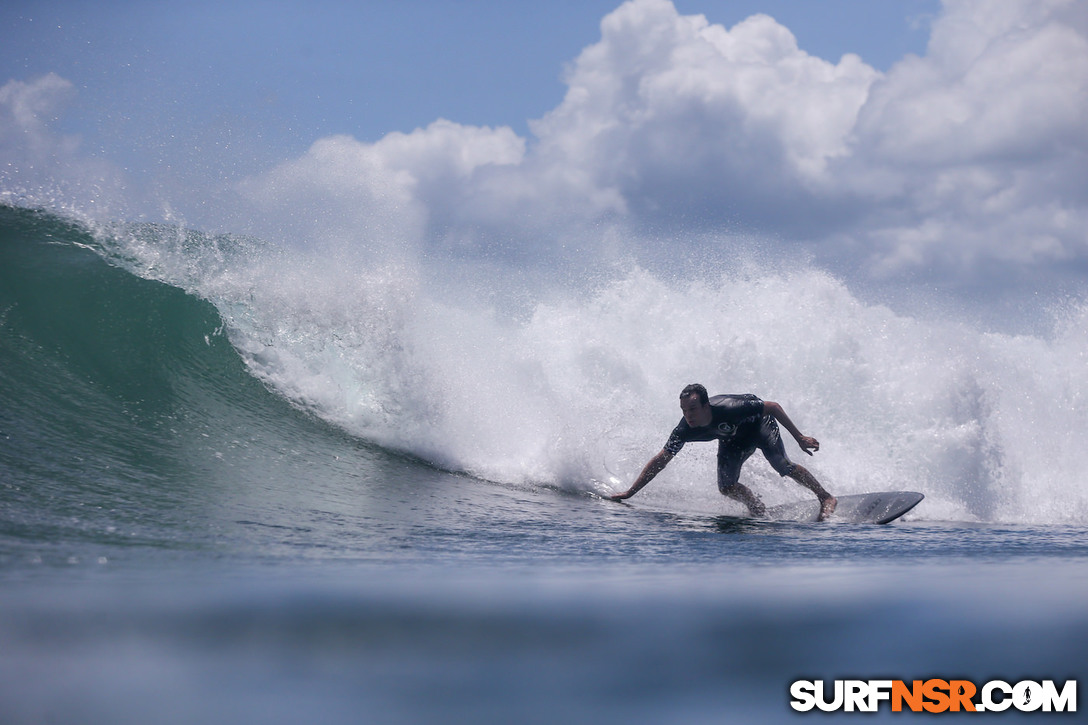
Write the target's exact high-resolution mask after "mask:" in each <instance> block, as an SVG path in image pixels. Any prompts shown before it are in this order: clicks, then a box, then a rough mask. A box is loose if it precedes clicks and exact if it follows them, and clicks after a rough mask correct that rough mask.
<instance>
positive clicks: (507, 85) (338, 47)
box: [0, 0, 939, 163]
mask: <svg viewBox="0 0 1088 725" xmlns="http://www.w3.org/2000/svg"><path fill="white" fill-rule="evenodd" d="M619 4H620V0H605V1H602V0H556V1H555V2H550V3H531V2H510V1H509V0H466V1H463V2H455V1H453V0H396V1H394V0H382V1H379V2H358V3H354V2H353V3H349V2H327V1H322V0H317V1H314V2H254V1H252V0H247V1H241V2H222V1H219V2H206V1H205V0H197V1H195V2H184V3H175V2H148V1H146V0H144V1H140V0H133V1H130V2H118V1H116V0H104V1H103V2H87V1H86V0H67V1H66V0H59V1H58V0H53V1H47V2H13V3H6V4H5V5H4V7H3V8H2V9H0V27H3V28H4V31H3V33H4V36H3V42H2V43H0V82H2V81H6V80H11V79H19V80H26V79H29V78H33V77H36V76H40V75H43V74H45V73H49V72H53V73H57V74H58V75H60V76H61V77H63V78H66V79H68V80H69V81H71V82H72V83H73V84H74V85H75V86H76V88H77V89H78V95H79V101H78V103H77V104H75V107H74V108H73V109H72V113H71V115H69V116H66V117H65V119H64V123H63V127H64V128H65V129H67V130H71V131H73V132H79V133H81V134H82V135H83V137H84V139H85V141H86V142H87V143H88V144H90V145H91V146H96V145H98V146H103V147H105V150H106V154H107V155H108V156H110V157H112V158H122V157H124V156H126V155H128V153H129V152H128V147H129V145H130V144H131V143H132V141H133V140H136V141H137V142H138V143H139V144H140V146H141V147H142V148H143V149H146V148H149V147H158V148H162V149H164V152H167V153H168V152H169V148H170V146H171V144H172V143H176V145H178V146H184V145H186V144H192V143H202V142H205V141H206V139H207V137H208V134H209V133H214V132H215V130H216V126H217V124H218V125H219V127H220V128H222V127H224V126H225V125H227V124H230V125H231V126H232V128H233V130H234V132H235V135H239V134H254V135H256V134H260V135H261V137H262V138H263V139H264V140H265V142H264V144H258V143H256V142H254V143H253V145H252V147H251V148H249V149H248V151H249V152H250V153H252V154H256V155H258V156H259V157H261V158H262V160H264V161H267V160H272V159H276V158H277V157H279V156H280V155H287V154H289V153H292V152H301V151H303V150H305V148H306V147H308V146H309V144H310V143H312V142H313V141H314V140H315V139H317V138H319V137H321V136H325V135H329V134H334V133H348V134H351V135H353V136H355V137H356V138H358V139H360V140H365V141H376V140H378V139H379V138H381V137H382V136H384V135H385V134H386V133H388V132H390V131H405V132H407V131H411V130H412V129H414V128H417V127H421V126H426V125H427V124H429V123H431V122H432V121H434V120H435V119H438V118H446V119H450V120H453V121H457V122H459V123H464V124H472V125H486V126H495V125H507V126H511V127H512V128H513V129H514V130H515V131H517V132H518V133H519V134H523V135H525V134H527V133H528V128H527V121H528V120H529V119H534V118H539V117H540V116H542V115H544V114H545V113H546V112H547V111H549V110H551V109H552V108H554V107H555V106H556V105H558V103H559V102H560V101H561V100H562V97H563V93H564V91H565V88H564V85H563V83H562V74H563V70H564V67H565V66H566V64H568V63H570V62H571V61H572V60H574V58H576V57H577V55H578V53H579V52H580V51H581V50H582V49H583V48H584V47H586V46H588V45H590V44H591V43H593V42H595V41H596V40H598V39H599V37H600V29H599V25H600V21H601V19H602V18H603V17H604V16H605V15H606V14H607V13H609V12H610V11H612V10H614V9H615V8H616V7H617V6H618V5H619ZM676 7H677V10H679V11H680V12H681V13H683V14H697V13H701V14H704V15H706V16H707V19H708V20H709V21H710V22H712V23H720V24H724V25H727V26H732V25H734V24H736V23H737V22H739V21H741V20H743V19H744V18H746V17H748V16H749V15H752V14H754V13H760V12H761V13H767V14H770V15H772V16H774V17H775V18H776V19H778V20H779V21H780V22H782V23H783V24H785V25H786V26H787V27H789V28H790V30H791V31H793V33H794V34H795V35H796V36H797V37H798V41H799V44H800V45H801V47H802V48H804V49H805V50H806V51H808V52H809V53H812V54H814V55H817V56H820V57H823V58H826V59H828V60H832V61H835V60H838V58H839V57H840V56H841V55H842V54H843V53H847V52H853V53H857V54H859V55H861V56H862V58H863V59H865V60H866V62H868V63H869V64H870V65H873V66H875V67H877V68H879V69H886V68H888V67H890V66H891V65H892V63H894V62H895V61H897V60H899V59H900V58H901V57H902V56H903V55H905V54H906V53H909V52H913V53H923V52H924V50H925V44H926V41H927V39H928V20H929V19H930V18H932V17H933V16H934V15H935V13H936V12H937V10H938V9H939V3H938V2H936V1H935V0H887V1H882V2H875V3H874V2H871V1H868V0H824V1H822V2H818V3H817V2H811V0H681V1H680V2H677V3H676ZM165 127H170V129H171V132H172V134H173V138H170V135H169V134H165V135H164V134H163V133H162V129H163V128H165ZM142 153H143V152H141V154H142ZM138 155H139V154H138ZM129 161H130V162H133V163H134V162H135V161H134V160H133V159H129Z"/></svg>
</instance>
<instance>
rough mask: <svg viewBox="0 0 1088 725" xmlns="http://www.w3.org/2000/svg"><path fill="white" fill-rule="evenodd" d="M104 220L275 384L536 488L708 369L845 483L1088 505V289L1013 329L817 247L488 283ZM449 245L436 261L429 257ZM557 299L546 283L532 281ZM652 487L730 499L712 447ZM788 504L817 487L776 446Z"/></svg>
mask: <svg viewBox="0 0 1088 725" xmlns="http://www.w3.org/2000/svg"><path fill="white" fill-rule="evenodd" d="M134 229H135V231H133V230H129V231H128V232H126V233H117V232H116V230H115V231H113V232H111V234H110V235H105V236H104V237H101V239H103V240H104V241H103V245H104V247H105V248H107V249H109V250H110V251H109V254H112V255H113V256H115V257H116V258H117V259H119V260H127V261H124V263H125V264H127V265H129V266H130V268H132V269H133V271H136V272H137V273H138V274H141V275H144V276H154V277H156V278H158V279H162V280H164V281H168V282H169V283H171V284H176V285H178V286H182V287H183V288H185V289H187V290H188V291H190V292H192V293H193V294H196V295H198V296H201V297H204V298H205V299H208V300H210V301H212V302H213V303H214V304H215V305H216V307H217V308H218V309H219V311H220V313H221V315H222V316H223V319H224V323H225V326H226V328H227V333H228V335H229V337H230V340H231V341H232V342H233V344H234V345H235V347H236V348H237V349H238V351H239V352H240V353H241V355H242V357H243V359H244V360H245V362H246V364H247V366H248V367H249V369H250V371H251V373H252V374H254V375H255V376H257V377H258V378H259V379H261V380H263V381H264V382H265V384H266V385H268V386H270V387H271V388H272V389H274V390H275V391H277V392H278V393H279V394H281V395H283V396H284V397H286V398H287V399H289V400H291V401H292V402H293V403H294V404H295V405H297V406H299V407H301V408H304V409H306V410H308V411H310V412H312V413H313V414H315V415H317V416H319V417H321V418H323V419H324V420H326V421H329V422H330V423H332V424H334V425H336V426H338V427H341V428H342V429H344V430H345V431H346V432H348V433H350V434H351V435H355V436H358V437H360V438H363V439H366V440H369V441H372V442H374V443H377V444H379V445H381V446H384V447H388V448H393V449H397V450H401V451H404V452H406V453H409V454H411V455H414V456H418V457H420V458H423V459H425V460H428V461H430V462H432V463H433V464H435V465H437V466H440V467H443V468H447V469H451V470H457V471H464V472H467V473H470V474H472V475H474V476H478V477H482V478H487V479H492V480H496V481H501V482H507V483H513V484H518V485H547V486H559V487H564V488H571V489H575V490H590V491H596V492H599V493H607V492H608V491H609V490H611V489H612V488H619V487H623V486H626V485H627V484H628V483H629V481H630V480H631V479H632V478H633V477H634V476H635V475H636V474H637V473H638V471H639V469H640V468H641V466H642V464H643V463H645V461H646V460H647V459H648V458H649V457H650V456H651V455H652V454H653V453H654V452H656V451H657V450H659V449H660V447H661V445H662V443H663V442H664V440H665V438H666V437H667V435H668V432H669V430H671V428H672V426H673V425H675V423H676V421H677V420H678V419H679V409H678V407H677V401H676V396H677V393H678V391H679V389H680V388H681V387H683V385H685V384H687V383H689V382H695V381H699V382H703V383H704V384H705V385H707V386H708V388H710V389H711V390H713V391H715V392H754V393H756V394H758V395H760V396H762V397H764V398H765V399H768V400H776V401H778V402H780V403H782V404H783V405H784V406H785V408H786V410H787V411H788V412H789V413H790V415H791V416H792V417H793V419H794V420H795V421H796V422H797V423H798V425H799V426H800V427H801V429H802V430H803V431H804V432H805V433H806V434H809V435H813V436H815V437H817V438H818V439H819V440H820V441H821V444H822V447H821V451H820V452H819V454H817V455H816V456H815V457H814V458H808V457H805V456H804V455H803V454H802V453H801V452H800V451H799V450H798V449H797V448H796V447H795V446H793V444H792V442H788V451H789V454H790V455H791V456H792V457H793V458H794V460H797V461H801V462H803V463H804V465H806V466H808V467H809V468H810V469H811V470H813V472H814V473H815V474H816V475H817V476H818V477H819V478H820V479H821V480H822V481H823V482H824V483H825V485H827V486H828V487H829V488H830V489H831V490H832V491H836V492H841V493H857V492H864V491H870V490H879V489H913V490H920V491H923V492H925V493H926V495H927V499H926V506H925V507H924V508H923V509H919V511H918V512H917V513H916V514H915V515H917V516H925V517H929V518H935V519H953V520H965V519H966V520H982V521H993V520H998V521H1011V522H1081V521H1084V520H1085V518H1086V517H1088V492H1085V490H1084V487H1083V486H1081V485H1079V484H1078V483H1077V480H1078V479H1077V472H1076V470H1075V467H1076V466H1077V463H1076V460H1075V457H1074V455H1073V452H1074V451H1075V450H1076V445H1077V439H1076V435H1077V434H1076V432H1075V431H1077V430H1078V429H1083V427H1084V423H1086V422H1088V421H1086V420H1085V418H1086V417H1088V413H1086V412H1085V410H1084V406H1083V405H1082V404H1081V403H1082V401H1083V398H1084V395H1085V390H1086V389H1088V373H1086V372H1085V371H1086V369H1088V368H1086V367H1085V365H1084V364H1083V362H1084V361H1083V356H1084V353H1083V350H1084V349H1085V347H1084V339H1083V338H1084V332H1083V330H1084V327H1085V326H1084V318H1085V316H1086V312H1085V306H1084V305H1083V304H1080V303H1072V304H1070V305H1069V306H1068V308H1067V309H1066V310H1065V311H1064V312H1062V313H1061V314H1060V315H1057V316H1056V322H1055V325H1054V327H1053V329H1052V330H1050V331H1047V333H1046V334H1039V335H1031V336H1026V335H1007V334H1000V333H994V332H988V331H984V330H979V329H976V328H974V327H972V326H969V325H967V324H964V323H963V322H961V321H955V320H949V319H944V318H941V317H940V316H938V315H933V316H930V317H922V316H916V317H910V316H905V315H903V314H899V313H897V312H895V311H894V310H892V309H890V308H889V307H886V306H882V305H877V304H872V303H868V302H863V301H862V300H860V299H859V298H858V297H857V296H856V295H854V294H853V293H852V292H851V290H850V289H849V288H848V287H847V285H846V284H845V283H844V282H843V281H842V280H840V279H837V278H836V277H834V276H832V275H831V274H829V273H827V272H825V271H823V270H820V269H816V268H813V267H810V266H799V267H797V268H796V269H792V270H784V269H765V270H761V268H760V266H759V265H755V264H734V265H732V266H731V268H730V270H729V271H728V272H725V273H722V274H720V275H718V276H715V275H714V274H713V273H709V274H708V273H705V272H704V273H703V274H700V275H698V276H697V277H695V276H693V277H691V278H685V277H683V276H681V275H673V276H667V275H664V274H661V273H660V272H655V271H651V270H648V269H644V268H642V267H639V266H637V265H634V264H631V265H627V266H625V267H623V268H617V270H616V271H614V272H613V274H612V276H611V278H610V279H606V280H604V281H601V279H600V277H599V276H597V277H595V278H594V281H593V283H592V284H590V283H588V282H587V283H586V284H585V285H584V288H583V289H577V288H575V289H570V290H565V291H564V293H563V294H557V293H556V292H555V290H554V289H549V288H547V286H546V285H541V287H540V288H539V289H532V290H527V291H525V290H523V291H522V292H521V294H523V295H525V296H526V297H527V298H528V299H530V303H529V304H528V305H524V304H523V305H522V307H523V308H524V309H525V310H527V311H525V312H523V313H519V314H508V313H507V311H506V308H505V307H504V305H503V303H502V301H501V300H499V301H495V300H492V301H491V302H487V303H485V302H481V299H483V298H485V297H486V296H485V295H481V294H480V291H479V289H470V288H468V287H464V288H463V289H459V287H458V285H466V284H468V283H467V282H465V278H462V277H459V276H457V275H449V276H448V277H446V278H443V277H442V275H441V274H438V273H436V270H435V269H434V268H433V267H438V266H440V265H441V262H440V261H436V260H434V259H420V260H417V261H416V262H414V263H411V264H408V263H404V262H403V261H397V262H395V263H394V262H383V261H381V260H379V259H374V258H368V257H367V256H366V255H362V254H352V253H348V252H344V251H343V250H341V251H334V250H331V249H329V248H325V249H321V250H317V251H315V250H312V249H311V250H301V249H289V248H283V247H273V246H271V245H263V244H261V243H259V242H257V241H256V240H252V239H244V238H234V237H231V236H230V235H224V236H220V237H213V236H209V235H201V234H198V233H196V232H191V231H184V230H178V229H176V228H170V227H156V228H153V229H152V228H150V227H137V228H134ZM428 265H430V266H428ZM532 300H535V301H532ZM690 448H691V450H690V451H685V452H684V454H683V455H682V456H681V457H679V458H678V459H677V460H676V461H675V462H674V463H673V464H672V465H671V466H670V467H669V468H668V469H667V470H666V471H665V473H664V474H662V476H661V477H660V479H659V481H657V482H655V484H654V485H653V486H651V487H650V488H648V489H646V491H645V492H644V493H642V494H640V498H641V499H642V500H646V501H650V502H653V503H654V505H660V506H666V507H673V508H676V509H683V510H700V511H719V510H723V508H724V509H729V507H730V505H731V504H730V503H729V502H724V501H722V499H721V497H720V496H719V494H718V493H717V492H716V490H715V488H714V486H713V475H714V474H713V450H712V448H713V447H712V446H692V447H690ZM745 475H746V477H747V479H748V480H749V481H750V482H751V483H753V484H754V485H755V486H756V487H757V488H758V489H759V490H760V491H761V492H762V493H763V495H764V497H765V498H766V499H767V500H768V501H769V502H778V501H784V500H790V499H794V498H798V497H800V496H804V495H805V492H803V491H802V490H801V489H799V488H798V487H797V486H796V485H795V484H793V483H792V482H790V481H786V480H782V479H779V478H778V477H777V476H776V475H775V474H774V473H773V471H771V469H770V468H769V466H767V465H765V463H763V462H762V461H761V459H760V458H759V456H758V455H757V456H756V457H755V458H754V459H753V460H752V462H751V463H750V465H749V466H748V467H747V468H746V473H745Z"/></svg>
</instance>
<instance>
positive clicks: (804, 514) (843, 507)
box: [765, 491, 925, 524]
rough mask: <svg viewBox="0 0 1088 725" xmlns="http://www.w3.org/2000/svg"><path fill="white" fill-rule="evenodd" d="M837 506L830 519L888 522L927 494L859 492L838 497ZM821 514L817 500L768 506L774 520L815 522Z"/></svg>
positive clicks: (868, 522)
mask: <svg viewBox="0 0 1088 725" xmlns="http://www.w3.org/2000/svg"><path fill="white" fill-rule="evenodd" d="M837 498H838V500H839V503H838V505H837V506H836V507H835V512H834V513H832V514H831V516H830V517H829V518H828V519H827V520H828V521H841V522H846V523H852V524H886V523H888V522H889V521H895V520H896V519H897V518H899V517H900V516H902V515H903V514H905V513H906V512H908V511H910V510H911V509H912V508H914V507H915V506H917V505H918V502H919V501H921V500H922V499H923V498H925V496H923V495H922V494H920V493H917V492H915V491H884V492H883V493H860V494H855V495H850V496H838V497H837ZM819 515H820V504H819V502H818V501H817V500H816V499H815V498H812V499H809V500H807V501H795V502H793V503H784V504H781V505H779V506H770V507H768V508H767V515H766V517H765V518H768V519H770V520H772V521H816V520H817V518H818V517H819Z"/></svg>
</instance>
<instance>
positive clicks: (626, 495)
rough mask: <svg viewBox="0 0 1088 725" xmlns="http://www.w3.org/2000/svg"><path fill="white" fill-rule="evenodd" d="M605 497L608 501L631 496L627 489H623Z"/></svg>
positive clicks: (623, 499)
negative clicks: (621, 491)
mask: <svg viewBox="0 0 1088 725" xmlns="http://www.w3.org/2000/svg"><path fill="white" fill-rule="evenodd" d="M605 498H607V499H608V500H609V501H626V500H627V499H629V498H631V494H630V493H628V492H627V491H624V492H623V493H614V494H612V495H611V496H606V497H605Z"/></svg>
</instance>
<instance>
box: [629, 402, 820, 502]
mask: <svg viewBox="0 0 1088 725" xmlns="http://www.w3.org/2000/svg"><path fill="white" fill-rule="evenodd" d="M680 410H681V411H683V413H684V417H683V419H682V420H681V421H680V423H679V424H678V425H677V426H676V428H675V429H673V432H672V435H670V436H669V440H668V441H667V442H666V443H665V447H664V448H662V449H661V451H660V452H659V453H658V454H657V455H655V456H654V457H653V458H651V459H650V462H649V463H647V464H646V466H645V468H643V469H642V473H640V474H639V475H638V478H636V479H635V482H634V483H632V484H631V488H629V489H627V490H626V491H624V492H623V493H618V494H615V495H613V496H610V497H609V498H611V499H612V500H613V501H623V500H624V499H628V498H631V497H632V496H634V495H635V494H636V493H638V492H639V491H640V490H642V488H643V487H645V486H646V484H648V483H649V482H650V481H652V480H653V478H654V476H656V475H657V474H659V473H661V471H663V470H664V469H665V466H667V465H668V464H669V461H671V460H672V459H673V456H675V455H676V454H677V453H679V452H680V449H681V448H683V447H684V444H685V443H687V442H688V441H712V440H717V441H718V490H719V491H721V492H722V494H723V495H725V496H728V497H730V498H732V499H735V500H737V501H740V502H741V503H743V504H744V505H745V506H747V507H748V511H749V512H750V513H751V515H752V516H763V515H764V514H765V513H766V507H765V506H764V505H763V502H762V501H760V500H759V497H757V496H756V495H755V494H754V493H752V491H751V489H749V488H748V487H747V486H745V485H744V484H743V483H741V482H740V469H741V466H743V465H744V462H745V461H746V460H748V457H749V456H751V455H752V453H754V452H755V450H756V448H758V449H760V450H761V451H763V455H764V457H765V458H766V459H767V462H768V463H770V464H771V467H772V468H774V470H775V471H777V472H778V473H779V475H781V476H789V477H790V478H792V479H793V480H794V481H797V482H798V483H799V484H801V485H802V486H804V487H805V488H807V489H808V490H810V491H812V492H813V493H814V494H816V498H818V499H819V501H820V516H819V520H821V521H822V520H823V519H825V518H827V517H828V516H830V515H831V512H832V511H834V510H835V505H836V504H837V503H838V500H837V499H836V498H835V497H834V496H832V495H831V494H830V493H828V492H827V491H826V490H825V489H824V487H823V486H821V485H820V482H819V481H817V480H816V477H815V476H813V475H812V474H811V473H810V472H809V471H808V469H806V468H804V467H803V466H799V465H797V464H796V463H793V462H792V461H790V459H789V458H788V457H787V456H786V449H785V447H783V445H782V438H781V436H780V435H779V432H778V423H781V424H782V425H783V426H785V428H786V430H788V431H789V432H790V434H791V435H793V437H794V438H795V439H796V440H797V445H799V446H801V450H802V451H804V452H805V453H807V454H809V455H810V456H811V455H812V453H813V451H818V450H820V442H819V441H818V440H816V439H815V438H811V437H809V436H806V435H801V431H799V430H798V429H797V426H795V425H794V424H793V421H791V420H790V418H789V416H788V415H786V411H784V410H783V409H782V406H781V405H779V404H778V403H774V402H771V401H769V400H760V399H759V398H757V397H756V396H755V395H716V396H714V397H713V398H711V397H709V396H708V395H707V392H706V388H704V387H703V386H702V385H699V384H698V383H695V384H692V385H689V386H687V387H686V388H684V389H683V390H682V391H681V392H680Z"/></svg>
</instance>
